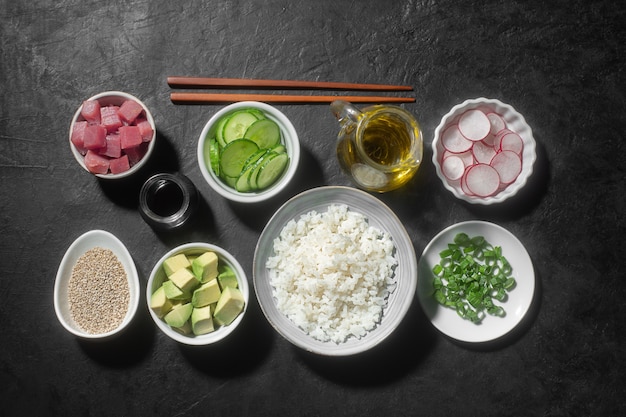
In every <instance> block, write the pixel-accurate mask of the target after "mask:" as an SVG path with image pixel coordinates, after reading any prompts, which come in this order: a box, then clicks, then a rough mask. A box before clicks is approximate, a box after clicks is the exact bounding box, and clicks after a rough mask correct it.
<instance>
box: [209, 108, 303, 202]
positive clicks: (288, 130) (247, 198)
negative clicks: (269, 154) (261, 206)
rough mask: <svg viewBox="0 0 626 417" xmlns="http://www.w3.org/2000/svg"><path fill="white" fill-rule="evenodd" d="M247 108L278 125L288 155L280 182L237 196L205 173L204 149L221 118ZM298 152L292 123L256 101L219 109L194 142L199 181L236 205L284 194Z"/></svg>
mask: <svg viewBox="0 0 626 417" xmlns="http://www.w3.org/2000/svg"><path fill="white" fill-rule="evenodd" d="M248 107H252V108H256V109H259V110H262V111H263V112H264V113H266V114H268V115H269V116H270V118H271V119H274V121H277V122H279V124H280V125H281V133H282V136H283V140H284V142H287V143H285V145H286V148H287V154H288V155H289V166H288V167H287V170H286V171H285V172H284V173H283V176H282V178H280V180H279V181H277V182H276V183H274V184H273V185H272V186H271V187H270V188H267V189H266V190H263V191H261V192H251V193H241V192H239V191H237V190H235V189H233V188H231V187H229V186H227V185H226V184H223V183H222V181H221V180H220V179H219V178H217V176H216V175H215V173H214V172H213V170H212V169H209V167H208V166H207V164H206V163H205V162H204V148H205V142H206V137H207V135H208V133H209V131H210V130H211V128H212V127H213V125H214V124H215V123H216V122H217V121H218V120H219V119H220V118H221V117H222V116H224V115H226V114H228V113H231V112H234V111H236V110H239V109H242V108H248ZM300 152H301V150H300V140H299V138H298V133H297V132H296V129H295V127H294V125H293V123H291V120H289V118H288V117H287V116H286V115H285V114H284V113H283V112H282V111H280V110H278V109H277V108H276V107H274V106H271V105H269V104H267V103H264V102H260V101H239V102H236V103H232V104H229V105H227V106H225V107H222V108H221V109H220V110H218V111H217V112H216V113H215V114H213V116H211V118H210V119H209V120H208V121H207V122H206V124H205V125H204V127H203V128H202V131H201V133H200V136H199V138H198V147H197V160H198V165H199V167H200V172H201V173H202V177H203V178H204V180H205V181H206V182H207V183H208V184H209V186H210V187H211V188H212V189H213V190H214V191H215V192H217V193H218V194H219V195H221V196H222V197H224V198H226V199H229V200H231V201H235V202H238V203H257V202H261V201H266V200H269V199H270V198H273V197H275V196H276V195H277V194H279V193H280V192H282V191H283V190H284V188H285V187H286V186H287V184H289V182H291V180H292V179H293V177H294V175H295V173H296V171H297V169H298V165H299V162H300Z"/></svg>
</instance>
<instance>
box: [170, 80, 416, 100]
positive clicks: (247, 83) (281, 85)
mask: <svg viewBox="0 0 626 417" xmlns="http://www.w3.org/2000/svg"><path fill="white" fill-rule="evenodd" d="M167 83H168V85H169V86H170V87H172V88H245V87H250V88H256V89H302V90H354V91H412V90H413V87H411V86H407V85H388V84H359V83H341V82H328V81H296V80H260V79H259V80H257V79H248V78H204V77H168V78H167ZM170 99H171V100H172V102H173V103H176V104H202V103H230V102H237V101H248V100H250V101H262V102H266V103H293V104H298V103H331V102H332V101H335V100H345V101H349V102H352V103H413V102H415V98H413V97H392V96H361V95H350V96H346V95H294V94H246V93H196V92H173V93H171V94H170Z"/></svg>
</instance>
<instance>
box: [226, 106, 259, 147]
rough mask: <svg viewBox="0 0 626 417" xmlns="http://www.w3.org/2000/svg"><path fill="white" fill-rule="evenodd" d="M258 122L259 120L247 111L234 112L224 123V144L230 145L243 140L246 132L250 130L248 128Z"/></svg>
mask: <svg viewBox="0 0 626 417" xmlns="http://www.w3.org/2000/svg"><path fill="white" fill-rule="evenodd" d="M257 120H259V119H257V118H256V116H255V115H254V114H252V113H250V112H249V111H247V110H238V111H236V112H234V113H233V114H232V115H230V117H228V119H227V120H226V122H225V123H224V127H223V129H222V138H223V140H224V142H225V143H226V144H228V143H230V142H232V141H234V140H236V139H241V138H243V136H244V134H245V133H246V130H248V128H249V127H250V126H251V125H252V124H253V123H254V122H256V121H257Z"/></svg>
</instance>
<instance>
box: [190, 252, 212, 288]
mask: <svg viewBox="0 0 626 417" xmlns="http://www.w3.org/2000/svg"><path fill="white" fill-rule="evenodd" d="M217 264H218V258H217V255H216V254H215V252H211V251H208V252H204V253H203V254H202V255H200V256H198V257H197V258H196V259H194V260H193V263H192V264H191V269H192V271H193V273H194V274H195V275H196V277H198V279H199V280H200V282H209V281H211V280H212V279H214V278H215V277H217Z"/></svg>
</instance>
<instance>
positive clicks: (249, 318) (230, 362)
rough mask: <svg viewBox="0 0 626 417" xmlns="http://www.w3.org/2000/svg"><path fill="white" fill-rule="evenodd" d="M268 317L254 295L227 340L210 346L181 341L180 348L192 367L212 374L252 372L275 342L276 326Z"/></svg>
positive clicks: (228, 375) (234, 374) (230, 375)
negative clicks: (255, 300)
mask: <svg viewBox="0 0 626 417" xmlns="http://www.w3.org/2000/svg"><path fill="white" fill-rule="evenodd" d="M264 318H265V316H263V314H262V313H261V311H260V309H259V307H258V304H257V303H256V302H253V301H252V297H251V298H250V306H249V307H248V310H247V311H246V314H245V316H244V317H243V320H242V321H241V323H239V326H238V327H237V328H236V329H235V330H234V331H233V332H232V333H231V334H230V335H228V336H227V337H226V338H225V339H223V340H221V341H219V342H217V343H214V344H212V345H207V346H190V345H182V344H180V345H179V348H180V350H181V352H182V354H183V356H184V357H185V358H186V359H187V361H189V363H191V365H192V366H194V367H195V368H196V369H198V370H200V371H202V372H204V373H206V374H208V375H212V376H217V377H222V378H228V377H233V376H237V375H243V374H247V373H251V372H253V371H254V368H256V367H257V366H259V365H260V364H261V363H262V362H263V361H264V360H265V358H266V357H267V355H269V351H270V350H271V347H272V343H273V341H274V332H273V329H272V328H271V327H270V326H269V324H268V323H267V321H265V319H264Z"/></svg>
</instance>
